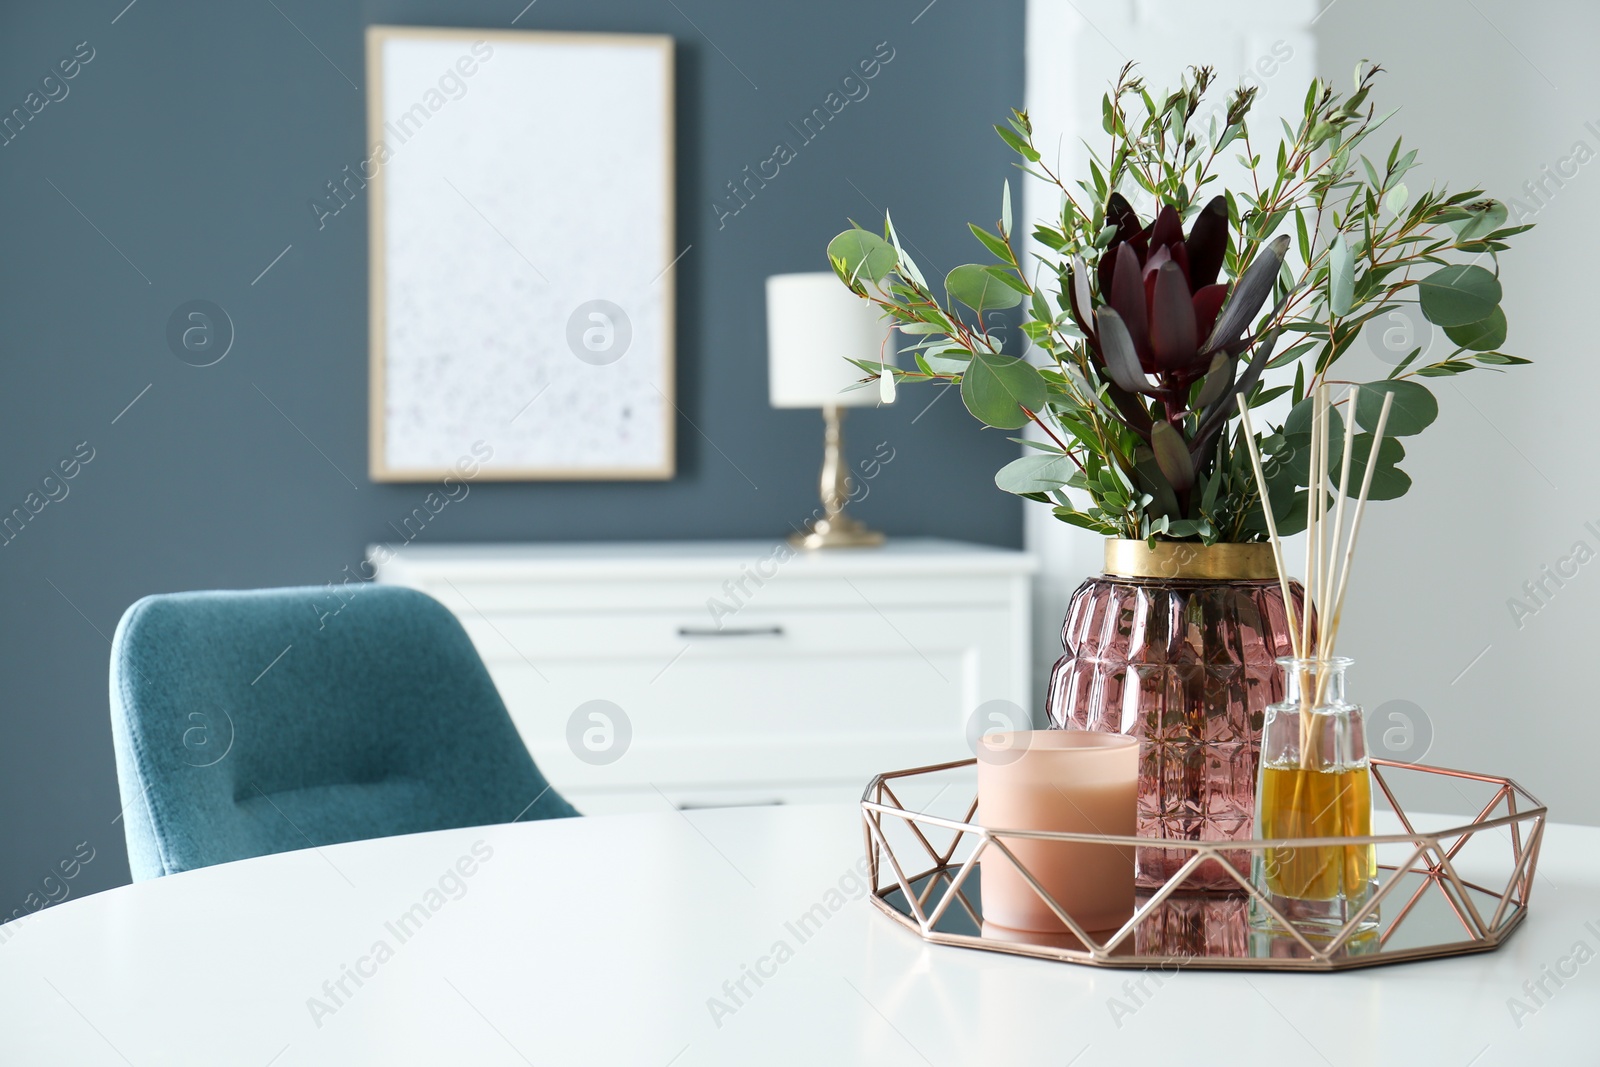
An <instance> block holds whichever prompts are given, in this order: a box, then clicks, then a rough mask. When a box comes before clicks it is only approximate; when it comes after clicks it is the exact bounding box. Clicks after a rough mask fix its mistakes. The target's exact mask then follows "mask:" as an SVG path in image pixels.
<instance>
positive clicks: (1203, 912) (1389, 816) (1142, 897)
mask: <svg viewBox="0 0 1600 1067" xmlns="http://www.w3.org/2000/svg"><path fill="white" fill-rule="evenodd" d="M976 762H977V761H976V760H972V759H968V760H960V761H957V762H954V763H943V764H939V765H936V766H932V767H919V768H916V769H913V770H905V771H893V772H891V773H888V774H880V775H879V776H878V777H876V778H874V779H873V780H872V782H871V783H870V784H869V785H868V786H867V790H866V793H865V794H864V795H863V797H862V800H861V811H862V818H863V820H864V821H865V823H866V842H867V856H868V860H869V863H870V866H871V879H872V902H873V904H875V905H876V906H877V907H878V909H879V910H880V911H882V912H883V913H884V914H886V915H888V916H889V917H890V918H892V919H894V920H895V921H896V922H898V923H900V925H902V926H904V927H906V928H907V929H909V930H911V931H912V932H913V933H915V934H917V935H918V936H920V937H922V938H923V939H924V940H926V941H931V942H934V943H936V944H941V945H959V946H963V947H966V948H977V949H987V950H989V951H992V952H1008V953H1012V954H1014V955H1020V956H1036V957H1039V958H1042V959H1050V960H1060V961H1063V962H1066V963H1078V964H1086V965H1089V966H1095V967H1128V968H1144V967H1171V966H1179V967H1196V968H1211V969H1231V970H1272V971H1333V970H1343V969H1347V968H1353V967H1371V966H1375V965H1379V964H1386V963H1400V962H1404V961H1408V960H1419V959H1428V958H1432V957H1438V956H1458V955H1464V954H1467V953H1473V952H1489V951H1492V950H1494V949H1496V948H1498V947H1499V946H1500V944H1501V942H1502V941H1504V940H1505V939H1506V938H1507V937H1509V936H1510V935H1511V933H1512V931H1514V930H1515V929H1516V928H1517V927H1518V925H1520V924H1521V922H1522V920H1523V918H1524V917H1525V916H1526V915H1527V908H1528V898H1529V895H1530V893H1531V891H1532V889H1533V880H1534V870H1535V865H1536V864H1537V863H1538V858H1539V843H1540V841H1541V839H1542V837H1543V834H1544V824H1545V812H1546V809H1545V807H1544V806H1543V805H1542V804H1540V803H1539V801H1538V800H1537V799H1535V798H1534V797H1533V796H1532V795H1531V794H1530V793H1528V791H1527V790H1525V789H1523V788H1522V787H1521V786H1519V785H1518V784H1517V783H1516V782H1514V781H1512V780H1511V779H1509V778H1501V777H1497V776H1494V775H1484V774H1472V773H1469V772H1466V771H1453V770H1446V769H1444V768H1441V767H1425V766H1419V765H1413V764H1405V763H1393V762H1390V761H1388V760H1378V759H1374V760H1372V779H1373V781H1374V783H1376V784H1377V786H1378V788H1379V791H1380V793H1381V798H1382V800H1383V801H1386V802H1387V804H1388V808H1389V810H1388V812H1387V813H1385V811H1384V809H1383V807H1382V804H1381V803H1380V804H1379V806H1378V812H1377V819H1378V821H1379V822H1380V823H1382V822H1384V821H1388V822H1391V823H1394V824H1396V825H1397V826H1398V827H1399V831H1398V832H1396V833H1390V834H1376V835H1373V836H1370V837H1349V838H1345V837H1341V838H1288V839H1281V840H1271V841H1263V840H1253V841H1188V840H1179V839H1170V838H1163V839H1161V846H1162V847H1163V848H1170V849H1181V850H1186V851H1188V852H1191V853H1193V855H1191V856H1190V857H1189V859H1188V860H1187V861H1186V862H1185V863H1184V864H1183V866H1182V867H1181V868H1180V869H1178V870H1177V871H1175V872H1174V873H1173V875H1172V876H1171V877H1170V878H1169V879H1168V880H1167V881H1166V882H1165V883H1164V884H1163V885H1162V886H1161V887H1160V888H1158V889H1152V890H1149V891H1148V892H1146V891H1141V892H1140V893H1139V894H1138V895H1137V896H1136V898H1135V901H1134V906H1135V911H1134V914H1133V917H1132V918H1131V919H1129V920H1128V921H1127V922H1126V923H1125V924H1124V925H1123V926H1122V927H1121V928H1120V929H1118V930H1116V931H1114V932H1112V933H1107V934H1099V935H1098V940H1097V939H1096V937H1095V936H1091V934H1090V933H1088V932H1086V931H1085V930H1083V929H1082V928H1081V927H1080V926H1079V925H1078V924H1077V923H1076V922H1074V921H1073V919H1072V916H1071V915H1069V914H1068V913H1067V912H1066V911H1065V910H1063V909H1062V907H1061V906H1060V904H1058V903H1057V902H1056V901H1055V900H1054V899H1052V898H1051V897H1050V895H1049V894H1048V893H1046V892H1045V890H1044V888H1043V887H1042V886H1041V885H1040V884H1039V883H1038V881H1037V880H1036V879H1035V878H1034V877H1033V875H1032V874H1031V873H1030V872H1028V870H1027V869H1026V867H1024V866H1023V865H1022V863H1021V862H1019V861H1018V860H1017V857H1016V855H1015V853H1014V852H1013V851H1012V850H1011V849H1009V848H1007V847H1006V842H1007V841H1008V840H1014V839H1022V838H1031V839H1041V840H1058V841H1077V842H1086V843H1091V844H1102V845H1107V846H1118V845H1120V846H1124V847H1128V846H1133V847H1137V846H1141V845H1145V846H1147V845H1149V844H1150V842H1151V840H1152V839H1151V838H1146V837H1115V836H1104V835H1098V834H1070V833H1049V832H1043V831H1023V830H1008V829H1004V828H998V827H985V826H983V825H982V824H981V823H980V822H978V821H977V820H978V801H977V797H976V792H977V790H976V786H975V784H974V783H973V781H972V776H971V774H970V772H969V773H966V774H963V773H962V772H963V769H964V768H968V767H971V766H973V765H974V764H975V763H976ZM934 790H937V792H936V793H935V792H934ZM1397 791H1398V792H1400V793H1402V794H1410V793H1413V792H1422V793H1423V794H1425V795H1429V794H1431V795H1433V796H1441V795H1442V796H1444V797H1445V799H1447V800H1448V799H1450V798H1451V797H1452V796H1458V797H1459V798H1465V799H1466V800H1468V801H1469V802H1470V803H1471V806H1472V807H1473V808H1474V809H1476V810H1477V814H1476V815H1475V816H1473V817H1471V818H1470V819H1468V820H1466V821H1461V820H1462V817H1455V818H1454V819H1453V820H1452V819H1450V818H1448V817H1447V818H1446V819H1444V820H1441V819H1440V818H1439V817H1437V816H1428V817H1425V818H1426V819H1427V820H1428V822H1426V823H1425V822H1424V817H1420V816H1419V817H1412V816H1408V815H1407V814H1406V812H1405V810H1404V809H1403V808H1402V807H1401V805H1400V802H1399V801H1398V800H1397V799H1396V792H1397ZM1474 793H1475V794H1476V795H1475V796H1474V795H1473V794H1474ZM922 794H929V795H931V799H929V800H925V801H919V805H920V807H921V808H923V809H927V810H917V807H914V806H908V805H906V804H904V803H902V802H901V797H902V796H905V797H908V798H911V799H913V800H915V799H916V798H917V797H918V796H919V795H922ZM966 797H971V801H970V803H967V802H965V798H966ZM1374 799H1375V801H1376V800H1378V798H1377V797H1375V798H1374ZM941 800H943V801H945V803H944V804H943V805H940V804H939V801H941ZM952 804H956V805H957V806H954V807H952ZM1480 805H1481V806H1480ZM940 811H945V812H946V814H939V812H940ZM1357 844H1372V845H1375V846H1377V854H1378V861H1379V869H1378V889H1377V892H1376V894H1375V895H1374V897H1373V899H1372V900H1371V901H1370V902H1369V903H1368V906H1367V908H1365V909H1363V911H1362V912H1361V913H1358V914H1357V915H1355V916H1353V917H1352V918H1351V920H1350V923H1349V924H1348V925H1347V926H1346V927H1344V928H1343V929H1342V930H1340V931H1339V932H1338V933H1337V934H1335V935H1334V936H1332V937H1329V938H1320V937H1307V936H1305V935H1303V934H1302V933H1300V932H1299V931H1297V930H1295V929H1294V928H1292V927H1289V926H1288V924H1282V925H1283V926H1284V927H1285V929H1282V930H1274V931H1272V932H1270V933H1269V932H1265V931H1260V930H1253V929H1252V928H1251V927H1250V925H1249V922H1248V919H1247V913H1248V906H1249V902H1250V900H1251V898H1255V899H1256V900H1258V901H1260V902H1261V903H1262V904H1263V905H1264V907H1265V908H1266V910H1267V911H1268V912H1270V913H1271V914H1272V915H1273V916H1274V917H1276V918H1278V919H1279V920H1281V919H1282V916H1281V915H1279V914H1278V913H1277V911H1276V910H1275V909H1273V908H1272V905H1271V903H1270V902H1269V901H1267V900H1266V899H1265V897H1263V896H1262V894H1260V893H1259V892H1257V891H1256V890H1255V889H1253V888H1252V887H1251V885H1250V876H1249V869H1248V863H1247V864H1246V867H1245V869H1244V870H1242V871H1241V870H1239V869H1238V868H1236V867H1234V866H1233V864H1232V863H1231V862H1229V860H1228V859H1227V858H1225V853H1227V854H1231V855H1232V856H1234V857H1237V856H1238V855H1239V854H1240V853H1246V854H1253V853H1255V852H1259V851H1261V850H1263V849H1266V848H1274V849H1281V848H1314V847H1318V846H1324V847H1325V846H1329V845H1357ZM982 862H989V863H994V862H1003V863H1011V864H1015V865H1016V867H1017V869H1018V870H1019V871H1021V872H1022V875H1023V877H1024V879H1025V880H1026V881H1027V882H1028V884H1029V885H1030V886H1031V887H1032V888H1033V890H1034V891H1035V892H1036V893H1038V894H1039V897H1040V899H1042V900H1043V901H1044V902H1045V904H1046V905H1047V906H1048V907H1049V908H1050V910H1051V911H1052V912H1054V913H1055V915H1056V916H1057V918H1059V919H1060V920H1061V921H1062V923H1064V924H1065V926H1066V927H1067V929H1069V930H1070V931H1071V932H1070V933H1067V932H1063V933H1059V934H1026V933H1020V932H1018V931H1014V930H1007V931H1003V932H1002V931H1000V930H997V929H996V928H995V927H993V926H992V925H991V926H990V927H988V928H987V930H986V929H985V926H984V922H983V905H982V893H981V879H980V877H979V875H978V873H977V872H978V870H979V868H980V867H981V864H982ZM1207 862H1212V863H1216V864H1219V865H1220V866H1221V867H1223V868H1224V869H1225V870H1226V871H1227V872H1228V873H1229V874H1231V875H1232V876H1233V880H1234V881H1236V882H1237V883H1238V890H1237V891H1228V892H1199V893H1196V892H1185V891H1180V888H1179V887H1180V886H1182V884H1183V883H1184V881H1185V880H1186V879H1187V878H1188V876H1189V874H1190V872H1191V871H1193V870H1194V869H1195V868H1196V867H1198V866H1199V865H1201V864H1203V863H1207ZM1372 910H1376V911H1377V914H1378V924H1377V927H1376V929H1373V928H1371V926H1370V925H1368V928H1367V929H1366V930H1360V931H1358V929H1357V928H1358V926H1360V925H1361V924H1362V923H1363V920H1364V919H1365V918H1366V916H1367V912H1369V911H1372Z"/></svg>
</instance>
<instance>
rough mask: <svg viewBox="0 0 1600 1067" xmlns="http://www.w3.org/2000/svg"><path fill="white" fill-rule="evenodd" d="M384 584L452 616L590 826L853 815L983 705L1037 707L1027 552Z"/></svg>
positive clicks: (704, 550)
mask: <svg viewBox="0 0 1600 1067" xmlns="http://www.w3.org/2000/svg"><path fill="white" fill-rule="evenodd" d="M379 555H380V556H382V555H384V554H383V553H379ZM376 567H377V580H378V581H380V582H389V583H396V584H402V585H407V586H411V587H413V588H416V589H420V590H422V591H424V592H426V593H428V594H430V595H432V596H433V597H435V598H437V599H438V600H440V601H441V602H443V603H444V604H445V605H446V606H447V607H449V608H450V609H451V610H452V611H453V612H455V614H456V615H457V617H458V618H460V620H461V622H462V625H463V626H465V627H466V630H467V632H468V633H469V634H470V635H471V637H472V640H473V642H474V644H475V645H476V646H477V649H478V651H479V653H480V654H481V655H482V657H483V659H484V662H485V663H486V664H487V665H488V668H489V672H490V674H491V675H492V676H493V677H494V680H495V683H496V685H498V686H499V688H500V693H501V696H502V697H503V698H504V700H505V703H506V706H507V708H508V709H510V712H511V716H512V719H513V720H514V721H515V722H516V725H517V729H518V730H519V731H520V732H521V734H522V738H523V740H524V741H525V742H526V743H527V745H528V749H529V751H530V752H532V754H533V756H534V759H535V760H537V761H538V763H539V766H540V768H541V769H542V770H543V771H544V773H545V775H546V776H547V777H548V778H549V779H550V781H551V782H552V784H554V785H555V787H556V788H557V789H559V790H561V792H562V793H563V794H565V795H566V796H567V797H568V798H569V799H571V800H572V802H573V803H574V804H575V805H577V806H578V807H579V808H580V809H581V810H583V811H585V812H588V813H592V814H606V813H612V812H622V811H639V810H649V809H656V810H659V809H661V808H662V807H663V806H664V805H665V803H666V802H668V801H670V802H671V803H673V804H676V805H678V806H680V807H697V806H714V805H724V804H759V803H808V802H826V801H840V800H845V801H852V800H855V799H857V798H859V796H860V793H861V789H862V787H863V786H864V785H865V783H866V781H867V780H868V779H869V778H870V777H871V776H872V775H873V774H875V773H877V772H878V771H881V770H887V769H891V768H896V767H912V766H918V765H922V764H928V763H934V762H939V761H942V760H949V759H961V758H964V757H966V756H967V755H969V754H970V753H969V752H968V751H967V748H966V740H965V734H966V724H967V720H968V718H969V717H970V716H971V715H972V713H973V712H974V710H975V709H977V708H978V707H979V706H980V705H982V704H984V703H986V702H989V701H1010V702H1013V703H1014V704H1016V705H1017V706H1019V707H1020V708H1030V707H1031V706H1032V702H1031V700H1030V697H1029V693H1028V687H1029V662H1028V657H1029V651H1030V644H1029V639H1028V626H1029V603H1028V594H1029V576H1030V575H1031V574H1032V573H1033V570H1034V560H1033V559H1032V557H1030V556H1028V555H1026V554H1024V553H1021V552H1015V551H1007V550H1002V549H994V548H987V547H983V546H978V545H969V544H961V543H957V542H951V541H936V540H916V539H906V540H899V541H891V542H890V543H889V544H888V545H887V546H886V547H884V548H880V549H860V550H830V551H823V552H817V553H806V552H799V551H796V550H793V549H790V548H789V547H788V546H787V545H781V544H777V543H774V542H760V541H748V542H739V541H725V542H669V543H658V544H642V543H636V544H586V545H560V544H546V545H411V546H407V547H405V548H402V549H400V550H399V551H398V552H395V553H393V554H392V555H389V556H388V558H387V559H385V560H384V562H382V563H380V564H376ZM597 702H598V703H597Z"/></svg>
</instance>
